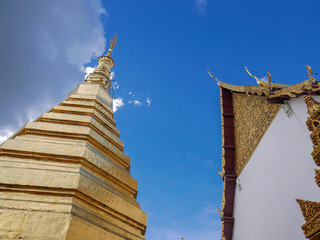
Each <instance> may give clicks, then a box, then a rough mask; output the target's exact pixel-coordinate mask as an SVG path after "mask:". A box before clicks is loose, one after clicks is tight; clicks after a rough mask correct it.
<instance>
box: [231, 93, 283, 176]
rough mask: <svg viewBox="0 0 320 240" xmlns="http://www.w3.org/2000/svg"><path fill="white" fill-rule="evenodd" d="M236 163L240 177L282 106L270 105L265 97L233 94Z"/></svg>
mask: <svg viewBox="0 0 320 240" xmlns="http://www.w3.org/2000/svg"><path fill="white" fill-rule="evenodd" d="M232 98H233V113H234V129H235V150H236V162H235V172H236V174H237V175H239V174H240V173H241V171H242V169H243V168H244V167H245V165H246V164H247V162H248V161H249V159H250V158H251V155H252V154H253V152H254V151H255V149H256V147H257V146H258V144H259V142H260V140H261V139H262V137H263V135H264V133H265V132H266V131H267V129H268V128H269V126H270V124H271V123H272V121H273V119H274V118H275V116H276V115H277V113H278V112H279V110H280V107H281V105H279V104H270V103H268V102H267V101H266V100H265V98H264V97H260V96H248V95H247V94H243V93H232Z"/></svg>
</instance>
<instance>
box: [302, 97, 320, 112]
mask: <svg viewBox="0 0 320 240" xmlns="http://www.w3.org/2000/svg"><path fill="white" fill-rule="evenodd" d="M304 101H305V103H306V104H307V107H308V113H309V115H310V116H313V114H314V113H315V112H319V111H320V103H318V102H317V101H316V100H314V99H313V98H312V97H310V96H308V95H306V96H304Z"/></svg>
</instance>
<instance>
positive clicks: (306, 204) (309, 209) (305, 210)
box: [297, 199, 320, 221]
mask: <svg viewBox="0 0 320 240" xmlns="http://www.w3.org/2000/svg"><path fill="white" fill-rule="evenodd" d="M297 202H298V203H299V205H300V208H301V211H302V215H303V217H304V219H305V220H306V221H309V220H310V219H311V218H312V217H313V216H315V215H316V214H317V213H318V212H319V211H320V203H318V202H312V201H305V200H301V199H297Z"/></svg>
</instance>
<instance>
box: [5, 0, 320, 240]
mask: <svg viewBox="0 0 320 240" xmlns="http://www.w3.org/2000/svg"><path fill="white" fill-rule="evenodd" d="M0 11H1V14H0V26H1V30H2V31H1V32H2V37H1V38H0V50H1V51H0V52H1V56H2V58H1V64H0V69H1V84H2V86H1V88H0V111H1V114H0V116H1V117H0V141H3V140H5V139H6V137H9V136H10V134H12V133H13V132H15V131H16V130H17V129H18V128H19V127H21V126H22V125H23V124H25V123H26V122H27V121H31V120H33V119H34V118H35V117H37V116H38V115H40V114H41V113H43V112H45V111H47V110H48V109H49V108H50V107H51V106H53V105H55V104H57V103H59V102H60V101H61V100H63V99H65V98H66V96H67V94H68V93H69V92H70V91H71V90H72V89H73V88H74V87H76V85H78V84H81V83H82V82H83V80H84V69H85V67H88V66H89V67H94V66H95V65H96V61H97V57H98V56H100V55H102V54H103V53H104V51H105V50H106V49H107V47H106V42H108V41H109V40H110V39H111V37H112V36H113V35H114V34H115V33H117V34H118V46H117V47H116V48H115V50H114V53H113V58H114V60H115V68H114V72H115V77H114V80H115V81H116V82H117V83H118V85H119V88H118V89H116V90H115V94H114V98H116V99H120V98H121V99H122V103H123V104H124V105H123V106H122V107H120V108H118V109H117V111H116V113H115V120H116V121H117V126H118V128H119V129H120V131H121V139H122V140H123V141H124V143H125V153H126V154H127V155H129V156H130V157H131V159H132V167H131V173H132V175H133V177H134V178H136V179H137V180H138V182H139V194H138V201H139V202H140V203H141V207H142V209H143V210H145V211H146V212H147V214H148V229H147V233H146V237H147V239H149V240H160V239H161V240H163V239H166V240H175V239H181V237H184V239H185V240H202V239H218V238H219V236H220V219H219V214H218V212H217V206H220V205H221V195H222V181H221V179H220V175H219V174H218V172H217V169H221V122H220V103H219V90H218V87H217V85H216V83H215V82H214V81H213V80H212V79H210V78H209V76H208V74H207V72H206V68H207V67H208V68H209V69H210V71H211V72H212V73H213V74H214V75H215V76H216V77H218V78H219V79H220V80H222V81H225V82H228V83H232V84H237V85H255V82H254V80H253V79H252V78H250V77H249V76H248V74H247V73H246V72H245V69H244V66H247V67H248V69H249V70H250V71H251V72H252V73H253V74H254V75H256V76H257V77H259V78H263V77H265V76H266V75H267V71H269V72H270V73H271V75H272V79H273V80H274V81H275V82H276V83H283V84H295V83H298V82H301V81H303V80H306V79H307V71H306V69H305V64H308V65H310V66H311V67H312V69H313V71H314V72H320V66H319V63H320V59H319V56H320V45H319V42H320V30H319V23H320V15H319V12H320V2H319V1H317V0H308V1H296V0H291V1H287V0H281V1H275V0H269V1H257V0H254V1H253V0H247V1H239V0H237V1H236V0H229V1H209V0H162V1H159V0H158V1H157V0H140V1H123V0H118V1H107V0H105V1H99V0H91V1H84V0H69V1H40V0H33V1H1V2H0ZM147 99H149V103H147ZM134 101H136V104H135V102H134Z"/></svg>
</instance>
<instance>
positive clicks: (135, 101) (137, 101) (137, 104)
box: [133, 100, 142, 106]
mask: <svg viewBox="0 0 320 240" xmlns="http://www.w3.org/2000/svg"><path fill="white" fill-rule="evenodd" d="M133 103H134V105H135V106H141V105H142V103H141V102H140V101H139V100H133Z"/></svg>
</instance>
